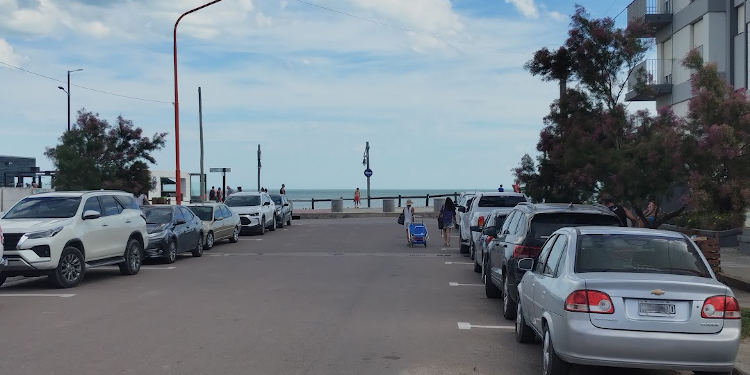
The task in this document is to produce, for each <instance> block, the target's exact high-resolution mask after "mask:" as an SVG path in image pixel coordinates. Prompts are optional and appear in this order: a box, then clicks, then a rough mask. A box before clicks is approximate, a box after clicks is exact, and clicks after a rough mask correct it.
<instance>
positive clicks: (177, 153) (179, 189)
mask: <svg viewBox="0 0 750 375" xmlns="http://www.w3.org/2000/svg"><path fill="white" fill-rule="evenodd" d="M219 1H221V0H214V1H211V2H209V3H206V4H203V5H201V6H199V7H197V8H193V9H191V10H189V11H187V12H185V13H182V14H181V15H180V17H179V18H177V21H175V23H174V31H173V33H172V59H173V63H174V148H175V172H174V174H175V195H177V197H176V198H177V204H178V205H179V204H181V203H182V183H181V181H180V101H179V100H178V95H177V25H178V24H179V23H180V20H182V17H185V16H187V15H188V14H190V13H193V12H195V11H198V10H201V9H203V8H205V7H207V6H209V5H212V4H216V3H218V2H219Z"/></svg>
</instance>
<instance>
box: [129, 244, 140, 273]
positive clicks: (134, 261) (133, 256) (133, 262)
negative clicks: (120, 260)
mask: <svg viewBox="0 0 750 375" xmlns="http://www.w3.org/2000/svg"><path fill="white" fill-rule="evenodd" d="M128 255H129V256H130V259H128V262H129V263H130V269H132V270H137V269H139V268H140V267H141V250H140V249H139V248H138V245H133V247H132V248H131V249H130V252H129V254H128Z"/></svg>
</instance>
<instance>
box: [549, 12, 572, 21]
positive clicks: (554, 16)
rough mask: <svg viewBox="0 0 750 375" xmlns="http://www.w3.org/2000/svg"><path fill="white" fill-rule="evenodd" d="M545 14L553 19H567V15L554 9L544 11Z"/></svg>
mask: <svg viewBox="0 0 750 375" xmlns="http://www.w3.org/2000/svg"><path fill="white" fill-rule="evenodd" d="M545 15H546V16H547V17H549V18H551V19H553V20H555V21H564V20H566V19H568V16H566V15H564V14H562V13H560V12H558V11H555V10H552V11H548V12H546V13H545Z"/></svg>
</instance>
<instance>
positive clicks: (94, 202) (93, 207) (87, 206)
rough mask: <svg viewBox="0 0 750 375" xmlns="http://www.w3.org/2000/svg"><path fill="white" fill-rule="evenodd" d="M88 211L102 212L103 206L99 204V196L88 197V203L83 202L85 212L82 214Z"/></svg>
mask: <svg viewBox="0 0 750 375" xmlns="http://www.w3.org/2000/svg"><path fill="white" fill-rule="evenodd" d="M86 211H96V212H98V213H99V214H101V213H102V206H101V205H100V204H99V198H97V197H91V198H89V199H86V203H84V204H83V212H81V214H84V213H86Z"/></svg>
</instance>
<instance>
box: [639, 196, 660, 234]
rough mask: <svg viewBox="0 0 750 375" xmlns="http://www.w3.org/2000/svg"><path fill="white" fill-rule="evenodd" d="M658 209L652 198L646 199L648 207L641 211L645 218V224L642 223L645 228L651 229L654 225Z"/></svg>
mask: <svg viewBox="0 0 750 375" xmlns="http://www.w3.org/2000/svg"><path fill="white" fill-rule="evenodd" d="M658 209H659V208H658V207H657V206H656V201H655V200H654V198H653V197H648V205H647V206H646V210H645V211H643V217H645V218H646V223H644V224H645V226H646V228H651V227H652V226H653V225H654V222H655V221H656V211H658Z"/></svg>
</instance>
